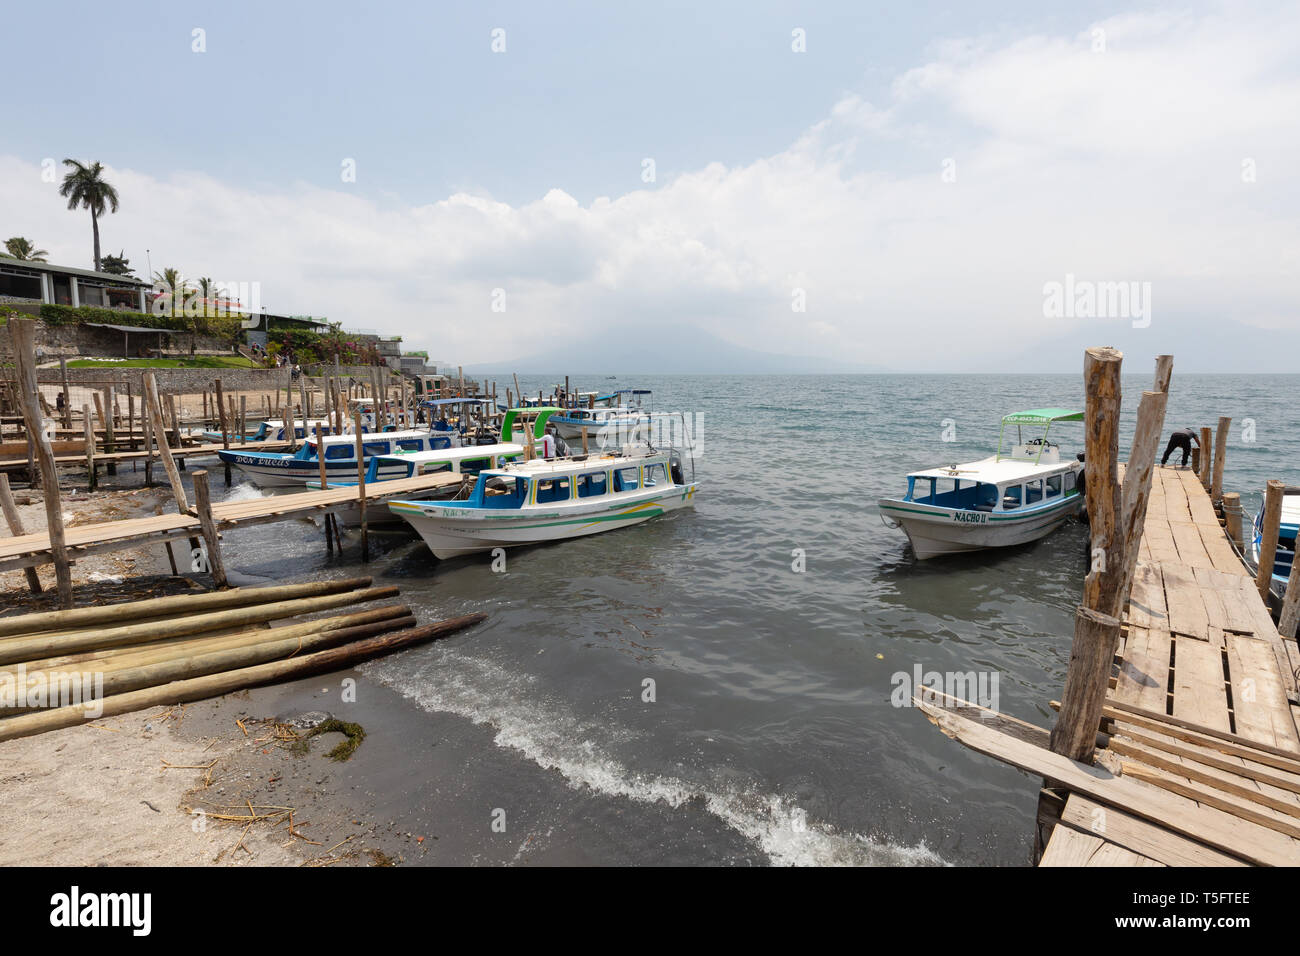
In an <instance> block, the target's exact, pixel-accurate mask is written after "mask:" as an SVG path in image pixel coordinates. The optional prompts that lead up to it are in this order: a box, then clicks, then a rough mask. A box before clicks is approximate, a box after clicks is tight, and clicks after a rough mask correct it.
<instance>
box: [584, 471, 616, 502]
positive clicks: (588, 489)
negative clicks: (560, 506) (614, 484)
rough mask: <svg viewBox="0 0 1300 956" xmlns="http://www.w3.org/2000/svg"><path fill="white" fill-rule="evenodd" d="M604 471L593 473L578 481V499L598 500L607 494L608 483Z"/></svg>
mask: <svg viewBox="0 0 1300 956" xmlns="http://www.w3.org/2000/svg"><path fill="white" fill-rule="evenodd" d="M605 477H606V476H605V473H604V472H603V471H596V472H592V473H591V474H588V475H583V476H582V477H580V478H579V479H578V497H579V498H596V497H599V496H600V495H603V494H604V493H605V490H606V488H607V486H608V484H609V483H608V482H607V481H606V480H605Z"/></svg>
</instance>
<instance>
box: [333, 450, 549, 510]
mask: <svg viewBox="0 0 1300 956" xmlns="http://www.w3.org/2000/svg"><path fill="white" fill-rule="evenodd" d="M523 453H524V446H523V445H516V444H513V443H504V444H495V445H463V446H461V447H460V448H440V449H438V450H436V451H416V452H400V453H398V454H395V455H376V456H375V457H373V458H371V459H370V461H369V463H368V464H367V465H366V488H367V489H369V488H370V487H371V486H372V485H373V486H376V487H377V488H379V490H381V491H382V487H379V486H382V485H383V483H384V482H386V481H394V480H397V479H400V478H415V477H417V476H419V475H433V474H440V473H446V474H452V475H464V476H465V477H467V478H468V477H472V476H474V475H477V474H478V473H479V472H480V471H486V470H488V469H492V468H504V467H506V465H508V464H511V463H513V462H515V461H516V460H518V459H519V457H520V456H522V455H523ZM356 483H357V481H356V472H355V471H354V472H353V474H352V478H351V479H350V480H348V481H337V482H331V483H330V486H331V487H349V486H355V485H356ZM307 487H308V488H310V489H318V488H320V481H319V475H318V478H317V480H316V481H309V482H307ZM467 492H468V486H467V485H466V484H464V482H462V483H460V484H447V485H441V486H439V487H437V488H431V489H429V490H428V491H425V492H421V493H419V494H413V495H410V496H408V497H407V498H406V499H405V500H408V501H429V500H436V499H443V498H455V497H457V496H459V495H461V494H464V493H467ZM334 514H335V516H336V517H338V519H339V520H340V521H341V522H343V524H344V525H345V526H348V527H354V526H356V525H359V524H360V523H361V509H360V507H359V506H358V505H356V504H351V505H345V506H344V507H342V508H340V509H339V510H337V511H335V512H334ZM401 521H402V519H401V518H400V517H398V516H397V515H395V514H394V513H393V512H392V511H391V510H390V509H389V507H388V503H387V502H386V501H380V502H373V501H367V503H366V523H367V524H394V523H401Z"/></svg>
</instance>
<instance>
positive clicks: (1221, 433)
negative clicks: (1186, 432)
mask: <svg viewBox="0 0 1300 956" xmlns="http://www.w3.org/2000/svg"><path fill="white" fill-rule="evenodd" d="M1231 428H1232V419H1231V418H1229V417H1228V416H1226V415H1220V416H1219V430H1218V433H1217V434H1216V435H1215V436H1214V476H1213V478H1212V479H1211V482H1210V501H1212V502H1213V503H1214V506H1215V507H1216V508H1220V507H1222V505H1223V464H1224V461H1225V460H1226V459H1227V455H1228V431H1229V429H1231Z"/></svg>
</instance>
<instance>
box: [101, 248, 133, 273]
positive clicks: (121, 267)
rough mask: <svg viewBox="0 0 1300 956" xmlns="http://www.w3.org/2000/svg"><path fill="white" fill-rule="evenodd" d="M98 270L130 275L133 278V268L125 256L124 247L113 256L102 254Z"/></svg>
mask: <svg viewBox="0 0 1300 956" xmlns="http://www.w3.org/2000/svg"><path fill="white" fill-rule="evenodd" d="M99 271H100V272H107V273H109V274H110V275H115V276H131V277H132V278H135V270H134V269H132V268H131V260H130V259H128V258H127V257H126V250H125V249H123V250H122V251H121V252H119V253H118V254H117V255H115V256H104V259H103V261H102V262H100V264H99Z"/></svg>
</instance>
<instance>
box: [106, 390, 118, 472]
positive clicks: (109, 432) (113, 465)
mask: <svg viewBox="0 0 1300 956" xmlns="http://www.w3.org/2000/svg"><path fill="white" fill-rule="evenodd" d="M116 405H117V395H115V394H114V391H113V386H111V385H110V386H108V387H107V388H105V389H104V411H105V414H104V419H103V421H104V451H106V452H108V453H109V454H110V455H111V454H112V453H113V452H115V451H117V440H116V438H115V437H114V436H115V434H116V429H114V428H113V416H114V414H115V413H116V412H117V408H116ZM107 471H108V473H109V474H110V475H116V474H117V462H116V461H115V460H114V459H112V458H110V459H109V460H108V467H107Z"/></svg>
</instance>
